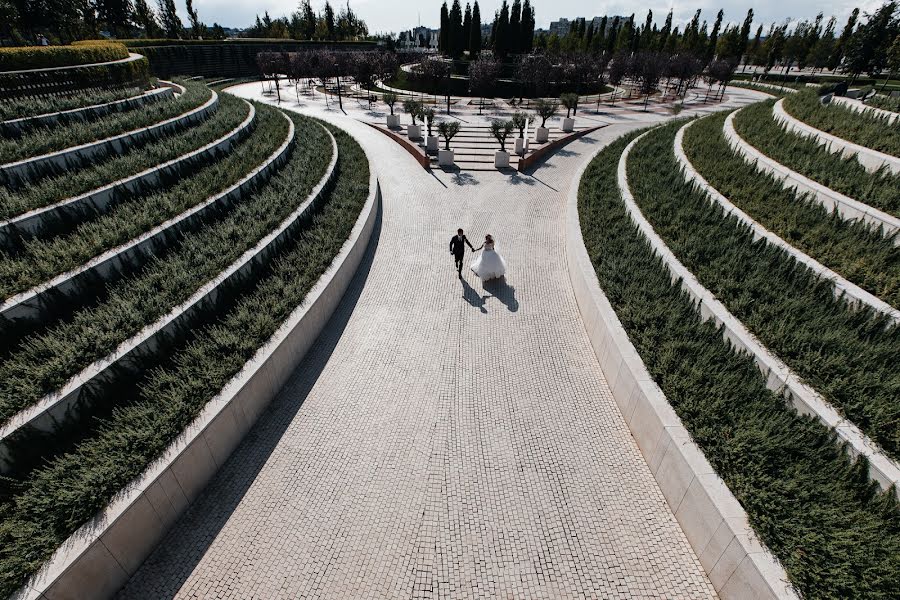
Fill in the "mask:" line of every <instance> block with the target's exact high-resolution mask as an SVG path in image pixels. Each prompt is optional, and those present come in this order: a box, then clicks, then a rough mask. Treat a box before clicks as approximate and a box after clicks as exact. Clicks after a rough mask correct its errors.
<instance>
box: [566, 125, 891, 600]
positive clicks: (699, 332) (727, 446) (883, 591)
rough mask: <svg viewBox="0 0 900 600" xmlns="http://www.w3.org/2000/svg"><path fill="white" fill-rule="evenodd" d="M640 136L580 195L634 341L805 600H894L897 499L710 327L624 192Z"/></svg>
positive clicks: (599, 162) (605, 156)
mask: <svg viewBox="0 0 900 600" xmlns="http://www.w3.org/2000/svg"><path fill="white" fill-rule="evenodd" d="M670 133H671V131H670ZM635 135H637V134H636V133H635V134H630V135H628V136H626V137H625V138H622V139H620V140H618V141H616V142H614V143H612V144H611V145H610V146H608V147H607V148H605V149H604V150H602V151H601V152H600V154H599V155H598V156H597V157H596V158H595V159H594V161H593V162H592V163H591V164H590V166H589V167H588V169H587V171H586V172H585V175H584V177H583V178H582V180H581V183H580V187H579V195H578V198H579V202H578V206H579V214H580V217H581V228H582V234H583V236H584V243H585V246H586V248H587V251H588V254H589V255H590V257H591V261H592V262H593V263H594V266H595V268H596V272H597V277H598V279H599V282H600V287H601V288H602V289H603V291H604V293H605V294H606V295H607V297H608V298H609V301H610V302H611V303H612V306H613V308H614V309H615V311H616V314H617V315H618V317H619V319H620V321H621V322H622V325H623V326H624V328H625V330H626V331H627V332H628V336H629V339H630V340H631V342H632V343H633V344H634V345H635V347H636V348H637V350H638V352H639V353H640V355H641V358H642V359H643V361H644V363H645V364H646V366H647V369H648V370H649V371H650V374H651V376H652V377H653V379H654V381H655V382H656V383H657V384H658V385H659V386H660V387H661V388H662V390H663V392H664V393H665V394H666V397H667V399H668V401H669V403H670V404H671V405H672V407H673V408H674V409H675V411H676V412H677V413H678V415H679V417H680V418H681V420H682V422H683V423H684V425H685V427H687V429H688V431H689V432H690V433H691V436H692V438H693V440H694V441H695V442H696V443H697V444H698V445H699V446H700V447H701V449H702V450H703V452H704V454H705V455H706V458H707V459H708V460H709V462H710V463H711V464H712V466H713V468H715V470H716V472H717V473H718V474H719V475H720V476H721V477H722V478H723V479H724V481H725V483H726V484H727V485H728V487H729V489H730V490H731V491H732V493H734V495H735V496H736V497H737V499H738V500H739V501H740V503H741V505H742V506H743V507H744V509H745V510H746V511H747V514H748V516H749V519H750V524H751V525H752V526H753V528H754V530H755V531H756V533H757V534H758V535H759V537H760V539H761V541H762V542H763V543H765V544H766V546H768V548H769V549H770V550H771V551H772V552H773V553H774V554H775V556H777V557H778V559H779V560H780V561H781V563H782V564H783V565H784V567H785V570H786V571H787V573H788V576H789V577H790V579H791V581H792V583H793V584H794V585H795V586H796V587H797V588H799V590H800V591H801V592H802V593H803V595H804V596H805V597H807V598H817V599H827V600H838V599H846V598H880V599H886V598H891V597H893V596H894V595H896V582H897V581H898V580H900V560H898V557H900V510H898V507H897V502H896V500H895V499H894V497H893V495H892V493H891V492H888V493H884V494H881V493H878V491H877V487H876V486H875V484H872V483H871V482H869V481H868V480H867V475H866V465H865V462H863V461H860V462H857V463H853V462H851V461H850V459H849V458H848V457H847V455H846V454H845V453H844V452H843V450H842V448H841V446H840V444H839V443H838V442H837V440H836V437H835V434H834V433H833V432H831V431H828V430H827V429H826V428H825V427H824V426H823V425H821V424H820V423H819V422H818V421H816V420H814V419H810V418H807V417H802V416H799V415H797V413H796V412H795V411H794V410H792V409H790V408H789V407H788V406H787V405H786V404H785V401H784V399H783V398H782V397H780V396H779V395H777V394H775V393H773V392H771V391H769V390H767V389H766V387H765V382H764V380H763V378H762V376H761V375H760V372H759V370H758V369H757V368H756V365H755V364H754V363H753V361H752V359H750V358H749V357H748V356H746V355H743V354H737V353H735V352H734V351H733V350H732V349H731V348H730V347H729V346H728V345H727V344H726V342H725V341H723V338H722V336H721V333H720V332H719V331H718V329H717V328H716V327H715V325H714V324H713V323H712V322H704V321H701V318H700V315H699V314H698V312H697V310H696V307H695V306H694V305H693V303H692V302H691V300H690V299H689V297H688V296H687V294H686V293H685V292H683V291H682V290H681V288H680V284H678V283H676V284H673V283H672V282H671V280H670V278H669V272H668V270H667V269H666V268H665V267H664V265H663V263H662V261H661V259H660V258H659V257H658V256H656V255H655V254H654V252H653V251H652V250H651V248H650V245H649V243H648V242H647V241H646V239H645V238H644V237H643V236H642V235H641V234H640V232H639V231H638V229H637V227H636V226H635V225H634V224H633V223H632V222H631V220H630V218H629V217H628V214H627V212H626V210H625V207H624V204H623V202H622V199H621V197H620V195H619V193H618V187H617V183H616V169H617V165H618V161H619V156H620V155H621V153H622V151H623V150H624V148H625V145H626V144H627V143H628V142H629V141H630V140H631V139H633V137H634V136H635ZM666 137H668V136H666ZM657 148H658V149H659V150H661V151H664V149H663V148H661V147H659V146H657ZM629 171H632V169H630V168H629ZM655 171H656V168H654V170H653V171H651V172H650V173H649V174H650V175H651V176H652V174H653V173H654V172H655ZM677 177H680V175H678V174H677V173H676V174H675V177H673V178H672V180H673V182H675V179H676V178H677ZM668 198H669V196H668V195H667V194H663V195H662V197H661V200H662V199H668ZM677 201H678V199H674V200H672V201H671V204H674V203H676V202H677ZM673 210H674V209H673Z"/></svg>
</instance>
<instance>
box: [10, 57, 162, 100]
mask: <svg viewBox="0 0 900 600" xmlns="http://www.w3.org/2000/svg"><path fill="white" fill-rule="evenodd" d="M149 83H150V73H149V63H148V61H147V59H146V58H145V57H144V56H142V55H141V54H135V53H130V54H129V56H128V58H123V59H121V60H115V61H110V62H105V63H92V64H83V65H72V66H68V67H51V68H46V69H27V70H20V71H2V72H0V99H2V98H21V97H28V96H46V95H49V94H62V93H69V92H73V91H78V90H85V89H92V88H113V87H130V86H137V87H146V86H147V85H149Z"/></svg>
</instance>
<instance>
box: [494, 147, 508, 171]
mask: <svg viewBox="0 0 900 600" xmlns="http://www.w3.org/2000/svg"><path fill="white" fill-rule="evenodd" d="M494 167H496V168H498V169H506V168H508V167H509V152H504V151H503V150H497V152H495V153H494Z"/></svg>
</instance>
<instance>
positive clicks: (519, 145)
mask: <svg viewBox="0 0 900 600" xmlns="http://www.w3.org/2000/svg"><path fill="white" fill-rule="evenodd" d="M516 154H518V155H519V156H525V138H516Z"/></svg>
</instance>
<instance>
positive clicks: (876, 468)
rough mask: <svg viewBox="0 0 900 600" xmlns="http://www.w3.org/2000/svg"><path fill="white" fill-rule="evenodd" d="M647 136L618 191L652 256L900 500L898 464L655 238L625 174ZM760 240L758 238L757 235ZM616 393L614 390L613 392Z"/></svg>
mask: <svg viewBox="0 0 900 600" xmlns="http://www.w3.org/2000/svg"><path fill="white" fill-rule="evenodd" d="M644 135H646V134H643V135H641V136H639V137H637V138H635V139H634V140H633V141H632V142H631V143H630V144H628V146H627V147H626V148H625V151H624V152H623V153H622V157H621V158H620V160H619V170H618V182H619V190H620V192H621V193H622V198H623V200H624V202H625V206H626V208H627V210H628V214H629V216H630V218H631V220H632V221H633V222H634V223H635V224H636V225H637V226H638V228H639V229H640V230H641V233H642V234H643V235H644V237H646V238H647V239H648V240H649V242H650V244H651V246H652V247H653V250H654V252H656V253H657V254H658V255H659V256H660V257H661V258H662V260H663V262H664V263H665V265H666V268H668V270H669V273H670V274H671V276H672V281H679V280H680V281H681V287H682V289H684V290H685V291H686V292H687V293H688V295H689V296H690V297H691V299H692V300H693V301H694V302H695V303H696V308H697V310H698V311H699V312H700V314H701V315H702V316H703V318H704V319H706V320H710V319H712V320H713V321H714V322H715V323H716V325H717V326H718V327H719V328H720V329H721V331H722V336H723V337H725V338H726V339H727V340H728V341H729V342H730V343H731V344H732V345H733V346H734V347H735V348H736V349H738V350H740V351H743V352H746V353H747V354H749V355H750V356H751V357H753V360H754V362H755V363H756V365H757V367H758V368H759V370H760V372H762V374H763V376H764V377H765V379H766V387H767V388H769V389H770V390H772V391H774V392H777V393H780V394H783V395H785V396H786V398H787V400H788V401H790V402H791V404H792V405H793V406H794V407H795V408H796V409H797V411H798V412H800V413H802V414H805V415H810V416H813V417H815V418H817V419H819V420H820V421H821V422H822V423H824V424H825V425H826V426H828V427H829V428H832V429H834V430H835V431H836V432H837V434H838V437H839V438H840V439H841V440H843V441H844V442H846V443H847V445H846V448H847V450H848V452H850V454H851V455H852V456H854V457H855V456H859V455H863V456H865V457H866V458H867V459H868V460H869V476H870V477H871V478H872V479H873V480H874V481H876V482H877V483H878V485H879V486H881V487H882V488H883V489H887V488H888V487H890V486H891V485H894V486H896V488H895V492H896V494H897V496H898V497H900V465H898V464H897V463H896V462H894V461H893V460H891V459H890V458H888V457H887V456H886V455H885V454H884V453H883V452H882V451H881V449H880V448H879V447H878V445H877V444H876V443H875V442H873V441H872V440H870V439H869V438H868V437H867V436H866V435H865V434H863V433H862V431H860V429H859V428H858V427H857V426H856V425H854V424H853V423H851V422H850V421H848V420H847V419H844V418H843V417H841V415H840V414H839V413H838V412H837V411H836V410H835V409H834V407H832V406H831V405H830V404H829V403H828V402H826V401H825V400H824V399H823V398H822V397H821V396H820V395H819V394H818V393H817V392H815V390H813V389H812V388H810V387H809V386H807V385H806V384H804V383H802V382H801V380H800V378H799V376H798V375H797V374H795V373H794V372H793V371H792V370H791V369H790V368H789V367H788V366H787V365H785V364H784V363H783V362H782V361H781V360H780V359H779V358H778V357H776V356H775V355H773V354H772V353H771V352H769V350H768V349H767V348H765V347H764V346H763V345H762V344H761V343H760V342H759V341H758V340H757V339H756V338H755V337H754V336H753V334H751V333H750V332H749V331H748V330H747V328H746V327H744V325H743V323H741V322H740V320H738V319H737V318H736V317H735V316H734V315H732V314H731V312H730V311H729V310H728V309H727V308H726V307H725V306H724V305H723V304H722V303H721V302H719V300H718V299H716V297H715V295H714V294H713V293H712V292H710V291H709V290H708V289H706V287H704V286H703V284H701V283H700V281H699V280H697V278H696V277H695V276H694V274H693V273H691V272H690V271H689V270H688V269H687V268H686V267H685V266H684V265H683V264H682V263H681V261H679V260H678V258H677V257H676V256H675V254H674V253H673V252H672V251H671V250H670V249H669V247H668V246H667V245H666V243H665V241H664V240H663V239H662V238H661V237H660V236H659V235H658V234H657V233H656V231H655V230H654V229H653V226H652V225H651V224H650V222H649V221H647V219H646V218H645V217H644V215H643V213H642V212H641V210H640V207H638V205H637V202H636V201H635V199H634V196H632V194H631V191H630V189H629V187H628V175H627V170H626V165H627V160H628V155H629V153H630V152H631V149H632V148H634V146H635V145H636V144H637V142H638V141H639V140H640V139H641V138H643V137H644ZM757 235H759V234H757ZM614 392H615V391H614Z"/></svg>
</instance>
